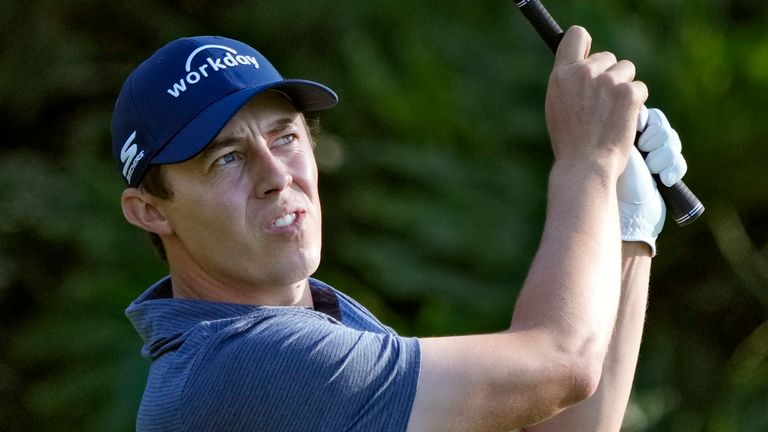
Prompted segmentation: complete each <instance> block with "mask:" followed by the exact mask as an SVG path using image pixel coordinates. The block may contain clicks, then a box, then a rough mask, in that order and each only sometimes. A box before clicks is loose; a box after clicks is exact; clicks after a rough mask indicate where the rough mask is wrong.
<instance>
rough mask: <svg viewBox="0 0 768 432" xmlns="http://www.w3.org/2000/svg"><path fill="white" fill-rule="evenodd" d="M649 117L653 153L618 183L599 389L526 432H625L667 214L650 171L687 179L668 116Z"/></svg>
mask: <svg viewBox="0 0 768 432" xmlns="http://www.w3.org/2000/svg"><path fill="white" fill-rule="evenodd" d="M647 114H648V116H647V117H648V118H647V124H646V125H642V124H641V125H639V126H640V127H639V128H640V129H642V130H643V131H642V135H641V136H640V140H639V144H638V145H639V147H641V148H642V149H643V150H644V151H647V152H649V155H648V158H647V159H646V160H643V158H642V157H641V156H640V153H639V152H636V151H633V152H632V153H631V155H630V158H629V161H628V162H627V166H626V167H625V168H624V172H623V173H622V175H621V177H620V178H619V181H618V184H617V189H618V198H619V215H620V220H621V238H622V240H624V243H623V245H622V267H621V269H622V271H621V301H620V303H619V313H618V317H617V320H616V325H615V328H614V333H613V337H612V340H611V345H610V347H609V351H608V355H607V356H606V359H605V363H604V364H603V373H602V378H601V381H600V385H599V387H598V389H597V392H595V394H594V395H593V396H592V397H591V398H590V399H588V400H586V401H583V402H581V403H578V404H576V405H574V406H573V407H571V408H569V409H567V410H566V411H564V412H563V413H561V414H559V415H557V416H555V417H553V418H552V419H550V420H547V421H545V422H542V423H540V424H538V425H536V426H533V427H530V428H528V429H527V431H528V432H534V431H535V432H545V431H550V430H552V431H559V432H567V431H585V430H589V431H597V432H601V431H618V430H619V429H620V428H621V423H622V419H623V417H624V411H625V410H626V406H627V402H628V400H629V394H630V390H631V388H632V380H633V376H634V371H635V363H636V361H637V355H638V351H639V348H640V340H641V337H642V331H643V322H644V317H645V308H646V302H647V298H648V280H649V277H650V267H651V257H652V256H653V255H654V254H655V251H656V238H657V237H658V235H659V233H660V232H661V229H662V227H663V225H664V218H665V213H666V212H665V207H664V202H663V201H662V200H661V197H660V196H659V192H658V190H657V189H656V186H655V184H654V182H653V180H652V179H651V172H653V173H656V174H661V176H660V178H661V180H662V181H663V182H664V183H665V184H667V185H671V184H674V183H676V182H678V181H679V180H680V179H681V178H682V177H683V175H685V171H686V168H687V164H686V162H685V159H684V158H683V157H682V153H681V148H682V145H681V143H680V138H679V137H678V135H677V132H675V130H674V129H672V127H671V126H670V124H669V122H668V121H667V119H666V117H665V116H664V114H663V113H662V112H661V111H659V110H658V109H655V108H652V109H650V110H648V112H647ZM641 123H642V122H641ZM646 161H647V162H646Z"/></svg>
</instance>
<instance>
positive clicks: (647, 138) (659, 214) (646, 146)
mask: <svg viewBox="0 0 768 432" xmlns="http://www.w3.org/2000/svg"><path fill="white" fill-rule="evenodd" d="M638 131H641V132H642V133H641V135H640V139H639V140H638V144H637V146H638V148H639V149H640V150H642V151H644V152H646V153H648V154H647V155H646V157H645V160H643V157H642V155H641V154H640V152H639V151H638V150H637V149H633V150H632V153H631V154H630V156H629V161H628V162H627V167H626V168H625V169H624V172H623V173H622V175H621V177H619V181H618V183H617V191H618V199H619V218H620V220H621V239H622V240H624V241H642V242H645V243H647V244H648V246H650V247H651V256H655V255H656V238H657V237H658V236H659V233H661V229H662V228H663V227H664V218H665V216H666V213H667V211H666V206H665V205H664V201H663V200H662V199H661V195H659V191H658V189H657V188H656V182H655V181H654V180H653V178H652V177H651V173H654V174H659V178H660V179H661V181H662V182H663V183H664V184H665V185H667V186H672V185H673V184H675V183H677V182H678V181H680V179H681V178H683V176H684V175H685V172H686V170H687V169H688V165H687V164H686V162H685V159H684V158H683V155H682V153H681V149H682V145H681V143H680V138H679V137H678V135H677V132H675V130H674V129H672V126H670V124H669V122H668V121H667V118H666V117H665V116H664V113H662V112H661V111H659V110H658V109H655V108H651V109H648V110H646V108H645V107H643V109H642V111H641V113H640V118H639V119H638Z"/></svg>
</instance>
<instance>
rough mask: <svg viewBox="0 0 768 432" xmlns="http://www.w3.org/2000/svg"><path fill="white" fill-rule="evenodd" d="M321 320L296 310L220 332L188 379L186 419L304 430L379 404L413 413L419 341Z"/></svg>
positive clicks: (263, 313)
mask: <svg viewBox="0 0 768 432" xmlns="http://www.w3.org/2000/svg"><path fill="white" fill-rule="evenodd" d="M324 317H325V316H324V315H323V314H320V313H317V312H314V311H310V310H304V309H300V308H288V309H284V310H274V311H270V310H269V308H267V310H264V311H260V313H259V314H256V315H254V316H251V317H244V318H247V319H243V320H239V321H238V322H235V323H232V324H230V325H229V326H228V327H227V328H225V329H220V330H219V331H217V332H216V334H215V336H213V337H211V338H210V339H209V341H208V343H207V344H206V347H205V349H204V350H203V351H202V352H200V353H199V356H198V358H197V360H196V361H195V364H194V366H193V367H192V369H191V371H190V374H189V376H188V379H187V385H186V388H185V392H184V395H183V398H184V399H185V403H184V404H183V405H184V407H185V410H186V411H187V412H186V414H185V415H186V416H188V418H189V419H190V421H191V422H193V423H194V422H195V421H206V419H207V418H208V417H211V415H210V414H211V411H221V410H226V411H228V412H230V413H232V415H231V416H230V417H231V419H242V420H243V421H254V422H256V421H258V423H254V424H260V425H263V427H265V428H266V429H270V428H274V429H280V428H282V427H287V426H286V423H285V422H289V423H290V422H293V421H296V419H302V421H303V422H305V423H299V424H306V425H312V424H315V423H313V422H316V421H319V420H318V419H323V421H326V422H328V421H330V422H333V421H339V422H346V421H350V418H351V417H350V416H355V415H358V414H359V413H361V412H362V413H365V410H366V409H368V410H370V408H366V406H367V405H368V404H369V403H370V402H371V401H376V399H378V400H379V402H380V403H382V404H383V405H384V406H388V407H390V408H391V407H399V408H397V410H398V411H401V410H403V409H406V408H405V407H407V410H410V406H411V404H412V401H413V395H414V394H415V388H416V382H417V380H418V368H419V361H420V358H419V346H418V342H417V340H416V339H407V338H401V337H398V336H396V335H392V334H387V333H373V332H366V331H359V330H355V329H351V328H348V327H345V326H343V325H340V324H338V323H337V322H335V320H333V319H332V318H330V317H325V318H324ZM205 413H208V414H205ZM369 414H370V413H369ZM393 414H394V413H393ZM399 414H401V415H402V413H399ZM213 417H217V418H219V417H220V416H218V415H216V416H213ZM405 417H406V419H407V415H406V416H405ZM376 418H377V419H382V418H381V417H376ZM233 421H234V420H233ZM264 422H267V423H264ZM195 424H196V425H198V426H202V425H204V424H200V423H195ZM278 425H279V426H280V428H278V427H277V426H278ZM266 426H270V427H266ZM342 426H343V424H342V423H339V424H338V425H337V426H335V427H332V428H331V429H334V430H336V429H335V428H336V427H338V429H339V430H341V429H343V427H342ZM281 430H282V429H281ZM393 430H396V429H393Z"/></svg>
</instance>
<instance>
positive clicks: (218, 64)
mask: <svg viewBox="0 0 768 432" xmlns="http://www.w3.org/2000/svg"><path fill="white" fill-rule="evenodd" d="M213 48H216V49H222V50H224V51H226V54H224V56H223V57H217V58H214V57H208V58H206V59H205V60H206V62H205V63H203V64H202V65H200V67H198V68H197V69H196V70H192V59H194V57H195V56H196V55H197V54H198V53H199V52H200V51H203V50H207V49H213ZM240 65H243V66H253V67H254V68H256V69H258V68H259V62H258V61H257V60H256V57H253V56H244V55H239V54H237V51H235V50H234V49H232V48H230V47H227V46H224V45H203V46H201V47H198V48H197V49H196V50H194V51H192V53H191V54H190V55H189V57H187V63H186V64H185V65H184V70H185V71H186V72H187V74H186V75H185V76H183V77H182V78H181V79H179V81H178V82H177V81H174V82H173V84H172V85H171V87H170V88H169V89H168V90H166V91H167V92H168V94H169V95H171V96H173V97H175V98H176V97H179V96H180V95H181V94H182V93H184V92H185V91H187V84H189V85H195V84H197V83H198V82H200V80H202V79H203V78H208V76H209V73H211V72H218V71H220V70H224V69H227V68H230V67H235V66H240ZM209 68H210V69H209Z"/></svg>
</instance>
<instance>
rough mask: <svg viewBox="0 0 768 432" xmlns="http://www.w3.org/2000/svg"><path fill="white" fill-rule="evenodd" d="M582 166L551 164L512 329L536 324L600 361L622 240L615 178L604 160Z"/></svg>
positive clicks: (565, 347)
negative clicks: (535, 247)
mask: <svg viewBox="0 0 768 432" xmlns="http://www.w3.org/2000/svg"><path fill="white" fill-rule="evenodd" d="M580 168H582V167H572V166H568V165H566V164H560V165H559V164H557V163H556V164H555V167H554V168H553V170H552V173H551V175H550V185H549V197H548V203H549V205H548V209H547V221H546V223H545V227H544V234H543V237H542V241H541V244H540V246H539V251H538V252H537V255H536V257H535V259H534V262H533V264H532V266H531V270H530V272H529V274H528V278H527V279H526V281H525V284H524V285H523V289H522V291H521V293H520V295H519V297H518V301H517V304H516V306H515V312H514V315H513V319H512V327H511V330H513V331H514V330H515V329H537V331H538V333H537V336H539V337H541V338H543V339H545V340H550V341H552V342H553V343H554V344H556V347H557V349H558V350H562V351H565V352H566V354H575V355H577V356H582V357H583V358H584V359H585V360H587V361H590V362H591V363H593V364H597V366H598V368H599V365H600V364H601V362H602V356H603V355H604V354H605V351H606V350H607V345H608V341H609V339H610V335H611V329H612V328H613V324H614V321H615V317H616V310H617V305H618V300H619V283H620V274H619V270H620V253H621V252H620V244H621V242H620V239H619V222H618V217H617V214H618V211H617V204H616V198H615V196H616V192H615V179H611V178H610V176H606V174H605V171H602V170H601V169H600V167H599V166H590V167H588V169H584V170H581V169H580ZM593 360H594V361H593ZM598 372H599V370H598Z"/></svg>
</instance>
